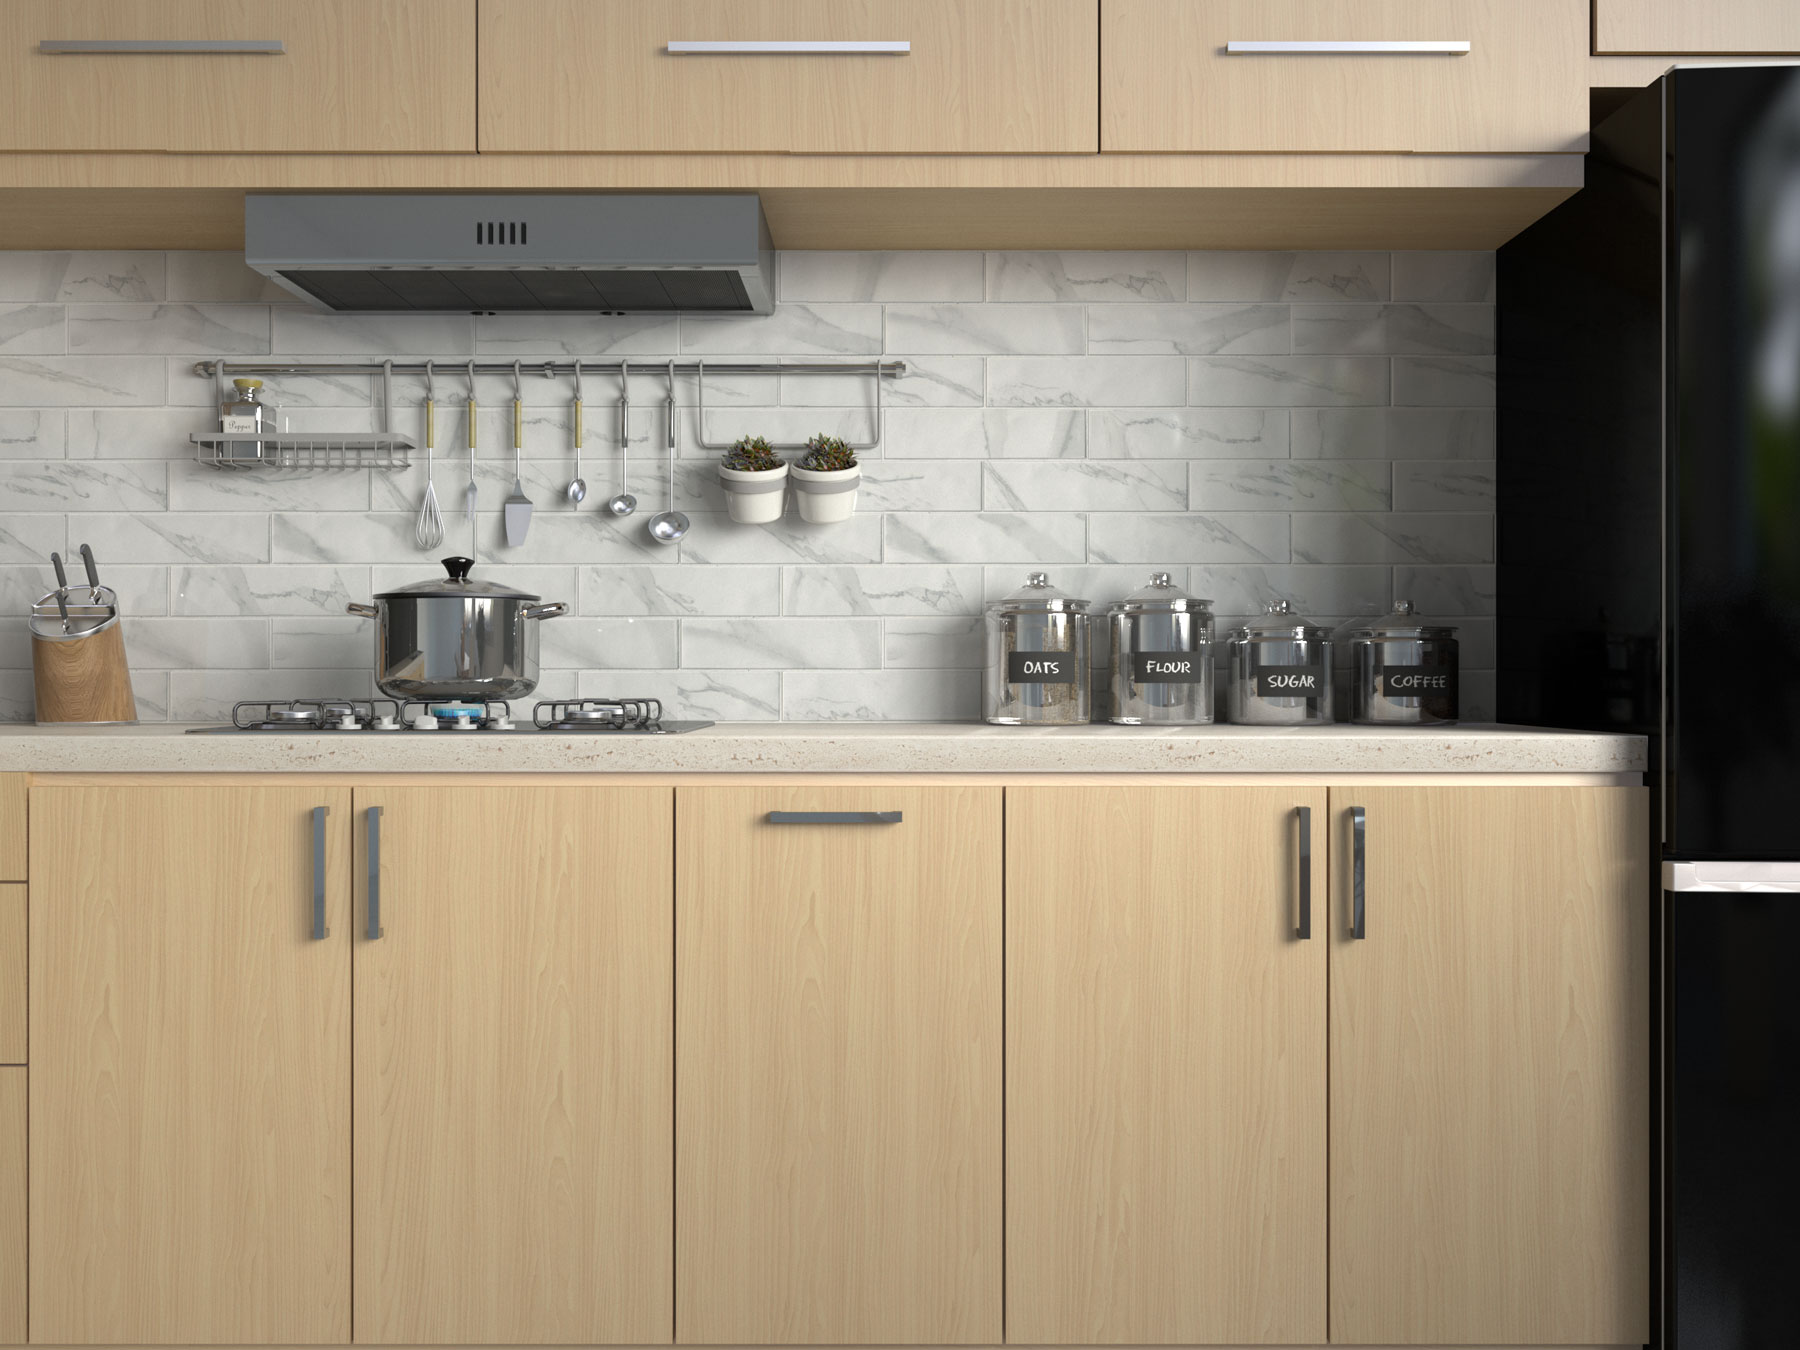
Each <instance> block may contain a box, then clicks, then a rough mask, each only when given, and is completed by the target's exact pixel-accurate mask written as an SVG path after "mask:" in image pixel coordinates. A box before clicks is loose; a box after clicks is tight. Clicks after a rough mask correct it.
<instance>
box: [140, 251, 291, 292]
mask: <svg viewBox="0 0 1800 1350" xmlns="http://www.w3.org/2000/svg"><path fill="white" fill-rule="evenodd" d="M163 256H164V257H165V258H166V259H167V265H168V294H167V296H166V297H155V298H158V299H163V298H166V299H169V300H174V301H200V302H203V303H225V304H232V303H235V304H255V303H258V302H262V303H268V302H270V301H275V302H282V303H288V304H292V303H293V302H294V300H295V299H296V297H295V296H294V294H293V293H292V292H291V291H285V290H283V289H282V288H281V287H280V286H278V285H276V284H275V282H273V281H271V280H270V279H269V278H268V277H265V276H264V275H263V274H262V273H261V272H258V271H256V270H254V269H253V268H251V267H249V266H248V265H246V264H245V262H244V255H243V254H241V253H227V252H212V251H207V250H204V249H182V250H179V251H175V252H171V253H167V254H165V255H163Z"/></svg>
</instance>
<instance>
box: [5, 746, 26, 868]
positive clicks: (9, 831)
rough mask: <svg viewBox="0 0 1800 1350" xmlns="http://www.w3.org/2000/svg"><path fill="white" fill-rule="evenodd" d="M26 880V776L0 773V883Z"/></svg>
mask: <svg viewBox="0 0 1800 1350" xmlns="http://www.w3.org/2000/svg"><path fill="white" fill-rule="evenodd" d="M23 880H25V775H24V774H22V773H0V881H23Z"/></svg>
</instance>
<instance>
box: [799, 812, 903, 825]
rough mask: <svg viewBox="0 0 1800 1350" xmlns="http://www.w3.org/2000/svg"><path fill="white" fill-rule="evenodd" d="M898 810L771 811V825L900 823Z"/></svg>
mask: <svg viewBox="0 0 1800 1350" xmlns="http://www.w3.org/2000/svg"><path fill="white" fill-rule="evenodd" d="M899 823H900V813H899V812H898V811H771V812H769V824H771V825H898V824H899Z"/></svg>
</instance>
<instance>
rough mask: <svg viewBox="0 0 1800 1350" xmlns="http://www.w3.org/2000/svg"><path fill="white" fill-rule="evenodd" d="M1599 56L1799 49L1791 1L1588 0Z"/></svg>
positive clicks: (1799, 27) (1797, 13) (1798, 10)
mask: <svg viewBox="0 0 1800 1350" xmlns="http://www.w3.org/2000/svg"><path fill="white" fill-rule="evenodd" d="M1594 50H1595V51H1597V52H1599V53H1600V54H1601V55H1603V56H1624V55H1632V54H1639V53H1641V54H1643V55H1646V56H1687V55H1695V54H1701V53H1706V54H1710V55H1714V56H1787V55H1790V54H1793V53H1796V52H1800V6H1797V5H1795V4H1794V0H1704V3H1696V2H1695V0H1594Z"/></svg>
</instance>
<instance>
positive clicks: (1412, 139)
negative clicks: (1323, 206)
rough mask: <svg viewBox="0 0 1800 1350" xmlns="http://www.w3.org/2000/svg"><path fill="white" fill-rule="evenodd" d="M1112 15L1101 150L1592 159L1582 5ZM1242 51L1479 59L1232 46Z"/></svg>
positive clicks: (1227, 4) (1357, 2)
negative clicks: (1436, 46)
mask: <svg viewBox="0 0 1800 1350" xmlns="http://www.w3.org/2000/svg"><path fill="white" fill-rule="evenodd" d="M1101 13H1102V30H1103V31H1102V38H1101V47H1100V50H1101V60H1102V71H1101V120H1100V125H1101V135H1100V144H1101V148H1102V149H1103V150H1121V151H1261V152H1268V153H1280V152H1292V151H1363V152H1378V151H1440V152H1462V153H1472V152H1481V153H1486V152H1499V151H1511V152H1541V151H1565V150H1581V149H1585V148H1586V136H1587V125H1588V106H1587V97H1588V95H1587V54H1588V8H1587V0H1505V2H1504V3H1494V2H1493V0H1103V3H1102V10H1101ZM1245 42H1260V43H1271V42H1280V43H1320V42H1354V43H1402V42H1466V43H1468V44H1469V49H1468V51H1467V52H1466V53H1462V54H1460V55H1443V54H1437V53H1429V54H1427V53H1420V52H1412V51H1394V52H1379V51H1368V50H1363V51H1350V52H1340V53H1324V52H1316V51H1314V52H1304V51H1302V52H1294V53H1289V54H1281V53H1274V52H1241V53H1237V52H1230V51H1228V50H1227V48H1228V45H1229V44H1232V43H1245Z"/></svg>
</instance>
